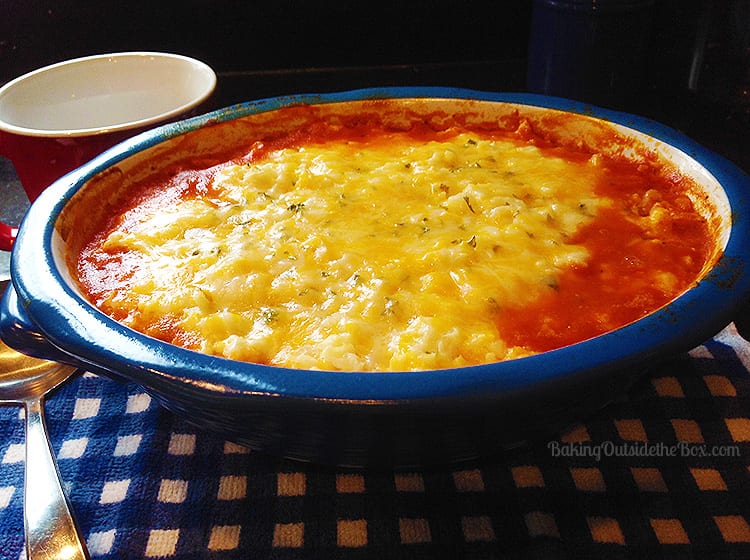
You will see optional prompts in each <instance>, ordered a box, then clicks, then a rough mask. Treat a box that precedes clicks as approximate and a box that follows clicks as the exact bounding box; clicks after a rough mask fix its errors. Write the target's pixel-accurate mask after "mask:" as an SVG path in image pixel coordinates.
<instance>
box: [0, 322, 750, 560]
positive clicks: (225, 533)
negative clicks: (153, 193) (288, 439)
mask: <svg viewBox="0 0 750 560" xmlns="http://www.w3.org/2000/svg"><path fill="white" fill-rule="evenodd" d="M748 368H750V345H748V343H746V342H745V341H744V340H743V339H742V338H740V337H739V336H738V335H737V334H736V331H735V330H734V328H733V327H732V326H730V327H728V328H727V329H725V330H724V331H723V332H722V333H721V334H719V335H717V336H716V337H715V338H713V339H712V340H710V341H708V342H707V343H706V344H705V345H703V346H700V347H698V348H696V349H694V350H693V351H691V352H690V353H688V354H685V355H680V356H677V357H675V358H674V359H671V360H670V361H669V362H667V363H665V364H662V365H661V366H659V367H658V368H656V369H655V370H654V371H653V372H652V373H651V374H650V375H649V376H647V377H645V378H644V379H643V380H642V381H640V382H639V383H638V384H637V385H636V386H635V387H634V388H633V390H632V391H631V392H630V394H629V395H625V396H623V398H622V399H621V400H619V401H618V402H616V403H613V404H612V405H610V406H608V407H607V408H606V409H605V410H603V411H601V412H600V413H598V414H597V415H596V416H594V417H592V418H588V419H585V421H583V422H582V423H580V424H578V425H577V426H574V427H573V428H572V429H571V430H570V431H568V432H566V433H563V434H559V435H557V436H553V437H550V438H549V440H546V441H538V442H534V443H532V444H530V445H529V446H527V447H525V448H522V449H519V450H515V451H513V452H509V453H507V454H506V455H503V456H502V457H499V458H498V457H496V458H491V459H489V458H486V459H484V460H481V461H477V462H473V463H465V464H460V465H452V466H449V467H441V468H430V469H424V470H413V471H406V472H368V471H359V472H358V471H346V470H340V469H334V468H322V467H316V466H311V465H305V464H299V463H295V462H291V461H286V460H283V459H278V458H274V457H269V456H266V455H263V454H261V453H256V452H253V451H251V450H249V449H246V448H243V447H240V446H238V445H235V444H233V443H230V442H226V441H223V440H222V439H220V438H217V437H216V436H214V435H211V434H209V433H205V432H202V431H200V430H197V429H196V428H193V427H191V426H190V425H188V424H186V423H185V422H184V421H183V420H181V419H179V418H178V417H176V416H174V415H172V414H171V413H169V412H167V411H165V410H164V409H162V408H161V407H160V406H159V405H158V404H157V403H156V402H155V401H153V400H152V399H151V398H150V397H149V396H148V395H146V394H145V393H144V392H143V390H142V389H141V388H139V387H138V386H135V385H128V384H121V383H116V382H113V381H111V380H109V379H105V378H101V377H98V376H95V375H93V374H88V373H87V374H83V375H81V376H79V377H77V378H75V379H73V380H72V381H71V382H69V383H68V384H66V385H65V386H64V387H62V388H61V389H60V390H59V391H58V392H57V393H55V394H53V395H52V396H50V398H49V399H48V400H47V403H46V412H47V424H48V428H49V432H50V435H51V439H52V446H53V449H54V451H55V454H56V456H57V460H58V463H59V467H60V471H61V475H62V479H63V481H64V485H65V487H66V488H67V491H68V495H69V497H70V500H71V502H72V506H73V510H74V512H75V514H76V517H77V520H78V523H79V525H80V528H81V530H82V533H83V535H84V537H85V539H86V541H87V544H88V548H89V552H90V554H91V557H92V558H102V559H110V558H112V559H140V558H166V559H202V558H211V559H235V558H237V559H239V558H241V559H245V558H262V559H265V558H269V559H286V558H289V559H298V558H300V559H307V558H314V559H336V558H368V559H369V558H372V559H376V558H377V559H402V558H403V559H407V558H408V559H421V558H424V559H433V558H471V559H474V558H476V559H490V558H506V557H515V558H543V559H554V558H589V557H595V558H664V557H667V558H686V557H690V558H699V559H702V558H738V559H739V558H750V472H749V471H748V469H749V468H750V401H749V400H748V397H749V396H750V375H749V372H748ZM23 462H24V424H23V416H22V414H21V413H20V412H19V409H18V408H15V407H10V406H6V407H0V558H2V559H13V560H17V559H18V558H22V557H23V554H24V552H23V547H24V542H23V521H22V497H23V496H22V494H23Z"/></svg>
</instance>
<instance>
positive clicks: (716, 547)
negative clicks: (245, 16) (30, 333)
mask: <svg viewBox="0 0 750 560" xmlns="http://www.w3.org/2000/svg"><path fill="white" fill-rule="evenodd" d="M522 79H523V69H522V68H521V67H520V66H518V65H516V64H507V63H494V62H491V63H476V64H467V65H449V66H441V65H432V66H429V67H398V68H385V69H369V70H363V69H338V70H325V69H323V70H307V71H297V72H266V73H256V74H251V75H225V76H220V83H219V90H218V92H217V103H218V104H220V105H226V104H230V103H233V102H236V101H240V100H247V99H256V98H261V97H267V96H272V95H277V94H285V93H299V92H316V91H318V92H322V91H334V90H344V89H351V88H355V87H366V86H378V85H452V86H462V87H469V88H475V89H487V90H505V91H508V90H515V91H521V90H522V86H521V84H522ZM657 97H658V96H657ZM703 103H704V102H703V101H701V100H688V101H684V102H682V105H681V106H680V107H679V108H675V107H674V103H673V102H671V101H670V100H668V99H658V98H657V99H656V102H655V103H653V104H652V105H648V106H644V107H641V109H643V110H642V111H639V112H641V113H644V114H647V116H652V117H654V118H657V119H659V117H660V116H661V117H663V118H661V119H659V120H662V121H663V122H665V123H666V124H670V125H672V126H677V127H679V128H681V129H683V130H684V131H686V132H687V133H688V134H690V135H692V136H694V137H695V138H696V140H698V141H701V142H703V143H705V144H706V145H707V146H708V147H710V148H712V149H714V150H716V151H718V152H719V153H722V154H724V155H726V156H727V157H728V158H730V159H732V160H733V161H735V163H738V164H739V165H741V166H743V167H744V168H745V169H749V168H750V166H748V159H747V155H748V154H747V147H746V142H744V143H743V142H740V141H738V139H745V140H746V138H747V128H746V123H747V121H744V120H742V119H743V118H745V117H743V116H742V115H741V116H740V117H739V118H738V117H736V115H735V114H733V113H732V112H731V111H728V110H726V108H716V107H714V106H712V105H710V104H709V105H705V104H703ZM664 107H670V108H669V109H668V110H663V108H664ZM686 107H687V108H688V109H689V110H686ZM706 107H708V110H706ZM660 111H661V112H660ZM717 115H718V116H720V118H718V117H717ZM712 119H713V120H714V121H715V122H710V121H711V120H712ZM0 190H2V192H3V195H2V198H0V217H2V218H3V219H6V220H11V221H13V220H18V221H20V219H21V216H22V214H23V212H24V211H25V208H26V205H27V201H26V200H25V198H24V196H23V192H22V190H21V188H20V185H19V184H18V181H17V179H16V178H15V176H14V173H13V170H12V167H11V166H10V165H9V164H8V162H7V160H0ZM6 193H7V194H6ZM0 259H5V260H0V277H2V275H3V274H7V255H6V256H0ZM749 368H750V344H748V343H746V342H745V340H744V339H743V338H741V337H740V336H739V335H738V334H737V332H736V330H735V329H734V326H733V325H729V326H728V327H727V328H726V329H725V330H723V331H722V332H721V333H719V334H717V336H715V337H714V338H712V339H710V340H708V341H706V342H705V344H703V345H701V346H699V347H697V348H695V349H694V350H692V351H691V352H689V353H686V354H683V355H678V356H674V357H673V358H671V359H670V360H668V361H666V362H664V363H661V364H660V365H658V366H655V367H653V368H652V369H651V370H650V371H648V372H647V374H646V375H644V377H643V378H642V379H641V380H640V381H639V382H638V383H636V385H635V386H634V387H633V388H632V390H631V391H630V392H629V393H628V394H626V395H623V396H622V398H621V399H619V400H618V401H617V402H614V403H612V404H610V405H609V406H608V407H606V408H605V409H603V410H602V411H600V412H599V413H597V414H595V415H593V416H591V417H590V418H585V419H581V422H580V423H578V424H577V425H575V426H572V427H571V428H570V429H569V430H567V431H566V432H564V433H555V434H550V435H549V437H548V438H546V439H543V440H540V441H534V442H530V443H529V444H528V445H526V446H524V447H522V448H520V449H517V450H515V451H511V452H508V453H506V454H504V455H503V456H501V457H493V458H485V459H482V460H477V461H475V462H470V463H463V464H458V465H447V466H436V467H431V468H425V469H413V470H408V471H376V472H372V471H350V470H345V469H336V468H330V467H320V466H315V465H306V464H300V463H295V462H292V461H287V460H284V459H279V458H276V457H271V456H266V455H263V454H261V453H256V452H253V451H252V450H249V449H247V448H243V447H240V446H237V445H235V444H233V443H231V442H226V441H223V440H222V439H221V438H217V437H216V436H214V435H212V434H210V433H206V432H203V431H199V430H197V429H196V428H193V427H192V426H191V425H189V424H188V423H186V422H185V421H184V420H183V419H181V418H179V417H177V416H174V415H173V414H171V413H170V412H167V411H166V410H164V409H163V408H161V407H160V406H159V405H158V404H157V403H156V402H154V401H153V400H152V399H151V398H150V397H149V396H148V395H147V394H146V393H145V392H144V391H143V390H142V389H141V388H140V387H138V386H136V385H132V384H127V383H122V382H115V381H112V380H109V379H105V378H102V377H99V376H96V375H93V374H90V373H81V374H79V375H78V376H77V377H76V378H74V379H73V380H71V382H69V383H67V384H66V385H64V386H63V387H62V388H61V389H60V390H59V391H58V392H56V393H54V394H53V395H51V396H50V398H49V399H48V400H47V402H46V412H47V424H48V427H49V431H50V437H51V440H52V447H53V450H54V453H55V455H56V457H57V460H58V463H59V468H60V473H61V476H62V479H63V481H64V484H65V487H66V489H67V491H68V494H69V497H70V500H71V503H72V506H73V510H74V511H75V514H76V517H77V520H78V523H79V526H80V529H81V532H82V534H83V535H84V537H85V539H86V541H87V543H88V548H89V551H90V553H91V556H92V557H93V558H112V559H119V558H133V559H138V558H170V559H171V558H178V559H201V558H212V559H213V558H222V559H224V558H231V559H234V558H237V559H239V558H278V559H285V558H290V559H291V558H295V559H296V558H305V559H306V558H316V559H317V558H323V559H332V558H373V559H374V558H377V559H381V558H389V559H399V558H404V559H420V558H425V559H428V558H429V559H433V558H471V559H475V558H476V559H491V558H506V557H518V558H545V559H546V558H584V557H597V558H598V557H606V558H610V557H612V558H656V557H666V558H671V557H674V558H685V557H694V558H750V371H749ZM23 442H24V425H23V413H22V412H20V410H19V409H18V408H16V407H10V406H8V407H0V559H14V560H15V559H17V558H19V557H20V556H21V554H22V551H23V546H24V545H23V543H24V539H23V521H22V496H23V478H24V477H23V464H24V444H23Z"/></svg>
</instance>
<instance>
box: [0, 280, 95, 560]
mask: <svg viewBox="0 0 750 560" xmlns="http://www.w3.org/2000/svg"><path fill="white" fill-rule="evenodd" d="M7 284H8V282H7V281H3V282H0V295H2V294H3V293H4V292H5V288H6V286H7ZM76 371H77V369H76V368H74V367H72V366H66V365H62V364H57V363H55V362H49V361H47V360H41V359H38V358H32V357H30V356H26V355H25V354H21V353H19V352H16V351H15V350H13V349H12V348H10V347H8V346H7V345H6V344H5V343H4V342H2V341H1V340H0V403H2V404H20V405H23V406H24V408H25V410H26V467H25V469H26V470H25V475H24V476H25V478H24V480H25V482H24V528H25V532H26V552H27V555H28V557H29V559H31V560H37V559H49V560H53V559H54V560H83V559H86V558H88V551H87V550H86V546H85V544H84V543H83V541H82V540H81V538H80V536H79V534H78V530H77V528H76V525H75V522H74V521H73V515H72V514H71V511H70V506H69V505H68V500H67V498H66V496H65V493H64V491H63V488H62V485H61V484H60V474H59V472H58V470H57V465H56V463H55V459H54V456H53V454H52V448H51V447H50V443H49V437H48V435H47V429H46V427H45V424H44V408H43V402H44V396H45V395H46V394H47V393H49V392H50V391H51V390H52V389H54V388H55V387H57V386H59V385H60V384H61V383H62V382H64V381H65V380H66V379H68V378H69V377H70V376H71V375H73V374H74V373H75V372H76Z"/></svg>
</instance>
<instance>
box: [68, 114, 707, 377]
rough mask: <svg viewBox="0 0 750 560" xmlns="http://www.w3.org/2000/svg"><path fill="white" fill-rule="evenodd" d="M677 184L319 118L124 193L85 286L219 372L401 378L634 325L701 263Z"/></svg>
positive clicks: (86, 267)
mask: <svg viewBox="0 0 750 560" xmlns="http://www.w3.org/2000/svg"><path fill="white" fill-rule="evenodd" d="M687 184H688V180H687V179H685V178H683V177H680V176H678V175H675V174H664V173H662V172H660V171H659V169H658V168H657V167H656V166H650V165H648V164H644V163H643V162H641V163H640V164H635V163H631V162H628V161H624V160H623V161H615V160H612V159H608V158H605V157H603V156H601V155H599V154H590V153H585V152H581V151H578V150H572V149H567V148H561V147H559V146H554V145H550V144H549V143H547V142H545V141H542V140H541V139H540V138H536V137H535V136H534V135H533V134H532V133H531V132H530V130H529V129H528V127H526V126H524V125H523V124H522V126H521V127H520V128H519V129H518V130H516V131H515V132H502V131H486V130H463V129H458V128H449V129H446V130H440V131H435V130H432V129H431V128H429V127H420V126H415V127H412V129H411V130H387V129H382V128H373V127H372V126H370V125H365V124H361V125H357V124H352V125H351V126H348V127H346V126H342V125H341V124H337V125H331V126H328V125H325V124H318V125H316V126H315V127H314V128H313V129H311V130H308V131H306V133H305V134H302V135H300V134H292V135H289V136H288V137H282V138H279V139H276V140H275V141H274V142H272V143H260V142H257V143H254V144H252V145H249V146H247V151H246V155H245V156H243V157H240V158H234V159H231V160H228V161H222V162H214V163H213V164H212V165H206V166H198V167H196V168H184V169H182V170H179V171H177V172H174V173H173V174H171V175H170V176H167V177H160V178H159V179H158V180H154V181H147V182H146V183H145V184H144V185H141V188H140V189H136V190H134V194H133V195H132V198H131V199H130V200H129V201H128V202H127V203H126V205H125V207H124V208H123V209H122V212H121V214H120V215H119V216H118V217H117V219H114V220H112V221H111V222H110V223H109V224H108V225H107V227H106V228H104V229H103V230H102V231H101V233H100V235H97V236H96V237H95V238H94V239H92V240H90V242H89V243H88V244H86V245H85V247H84V249H83V251H82V253H81V256H80V259H79V262H78V273H79V279H80V282H81V285H82V287H83V289H84V290H85V291H86V292H87V294H88V295H89V297H90V298H91V299H92V301H93V302H94V303H95V304H96V305H97V306H98V307H100V308H101V309H102V310H103V311H104V312H106V313H108V314H110V315H111V316H112V317H114V318H115V319H117V320H118V321H121V322H122V323H124V324H126V325H128V326H130V327H132V328H134V329H136V330H139V331H141V332H143V333H146V334H148V335H151V336H154V337H157V338H160V339H163V340H166V341H168V342H172V343H175V344H179V345H182V346H185V347H187V348H192V349H195V350H199V351H202V352H206V353H210V354H215V355H219V356H224V357H227V358H231V359H237V360H245V361H252V362H258V363H266V364H274V365H279V366H285V367H295V368H307V369H332V370H351V371H394V370H421V369H436V368H448V367H456V366H465V365H472V364H477V363H487V362H493V361H500V360H507V359H513V358H517V357H521V356H525V355H529V354H533V353H536V352H540V351H545V350H549V349H552V348H557V347H560V346H564V345H567V344H571V343H574V342H577V341H580V340H583V339H586V338H589V337H593V336H596V335H598V334H601V333H603V332H606V331H609V330H612V329H614V328H617V327H619V326H622V325H625V324H627V323H630V322H632V321H634V320H637V319H639V318H640V317H642V316H644V315H646V314H648V313H650V312H651V311H653V310H655V309H657V308H659V307H661V306H663V305H664V304H666V303H668V302H669V301H670V300H672V299H673V298H674V297H676V296H677V295H679V294H680V293H682V292H683V291H685V290H686V289H688V288H690V287H691V286H692V285H693V284H694V283H695V281H696V279H697V277H698V276H699V274H700V273H701V270H702V269H703V267H704V265H705V264H706V262H707V259H708V258H709V256H710V255H711V252H712V250H713V241H712V238H711V235H710V233H709V231H708V225H707V223H706V220H705V219H704V218H703V217H701V216H700V215H699V214H698V213H697V212H696V211H695V209H694V208H693V203H692V201H691V200H690V198H688V196H686V195H685V192H686V190H687V189H686V186H687Z"/></svg>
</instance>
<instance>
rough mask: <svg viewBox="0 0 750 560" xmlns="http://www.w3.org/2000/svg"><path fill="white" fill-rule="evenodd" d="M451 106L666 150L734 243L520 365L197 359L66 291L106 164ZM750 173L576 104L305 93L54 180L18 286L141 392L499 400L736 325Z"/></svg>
mask: <svg viewBox="0 0 750 560" xmlns="http://www.w3.org/2000/svg"><path fill="white" fill-rule="evenodd" d="M397 98H444V99H471V100H478V101H490V102H500V103H512V104H520V105H530V106H534V107H542V108H549V109H556V110H561V111H567V112H571V113H576V114H581V115H584V116H589V117H594V118H598V119H604V120H607V121H611V122H613V123H616V124H620V125H622V126H625V127H628V128H632V129H634V130H636V131H639V132H641V133H645V134H647V135H649V136H652V137H654V138H655V139H657V140H659V141H662V142H666V143H669V144H670V145H672V146H673V147H675V148H677V149H679V150H681V151H683V152H685V153H686V154H687V155H688V156H689V157H691V158H692V159H693V160H695V161H696V162H698V163H699V164H700V165H702V166H703V167H704V168H705V169H706V170H707V171H708V172H709V173H711V174H712V175H713V176H714V177H715V178H716V179H717V180H718V181H719V183H720V184H721V185H722V187H723V189H724V192H725V194H726V195H727V197H728V199H729V201H730V205H731V209H732V225H731V231H730V235H729V240H728V243H727V246H726V248H725V250H724V253H723V255H722V256H721V258H720V259H719V262H718V263H717V264H716V265H715V266H714V268H713V269H712V270H711V271H710V272H709V273H708V275H707V276H706V277H705V278H703V279H702V280H701V281H700V282H699V283H698V284H697V285H696V286H695V287H694V288H692V289H691V290H689V291H688V292H686V293H685V294H683V295H682V296H680V297H678V298H677V299H675V300H674V301H673V302H671V303H670V304H668V305H667V306H665V307H663V308H661V309H659V310H657V311H655V312H653V313H651V314H649V315H647V316H646V317H644V318H641V319H639V320H638V321H636V322H634V323H631V324H629V325H626V326H624V327H621V328H619V329H616V330H614V331H610V332H608V333H605V334H602V335H599V336H597V337H595V338H592V339H589V340H585V341H582V342H578V343H576V344H573V345H571V346H566V347H563V348H559V349H556V350H551V351H548V352H544V353H541V354H536V355H532V356H528V357H524V358H519V359H514V360H509V361H503V362H497V363H490V364H482V365H475V366H467V367H458V368H450V369H441V370H428V371H408V372H340V371H315V370H313V371H308V370H297V369H292V368H282V367H276V366H267V365H259V364H254V363H246V362H238V361H233V360H229V359H225V358H219V357H216V356H210V355H206V354H201V353H199V352H196V351H192V350H187V349H184V348H181V347H178V346H174V345H172V344H168V343H166V342H162V341H159V340H156V339H152V338H150V337H148V336H146V335H142V334H140V333H137V332H135V331H133V330H131V329H129V328H127V327H125V326H123V325H121V324H120V323H117V322H116V321H114V320H113V319H111V318H109V317H107V316H106V315H104V314H103V313H102V312H100V311H99V310H97V309H96V308H95V307H94V306H93V305H91V304H89V303H88V302H86V301H85V300H83V299H82V298H80V297H79V296H78V295H77V294H76V293H75V292H74V290H73V289H72V288H71V287H70V286H69V285H67V283H66V280H65V278H64V274H63V273H61V271H60V268H59V266H60V265H59V263H58V262H57V260H56V257H55V254H54V251H53V249H52V247H53V242H54V238H55V236H56V235H59V234H56V232H55V226H56V222H57V220H58V218H59V217H60V215H61V212H62V211H63V209H64V207H65V206H66V204H67V202H68V201H69V199H70V198H71V196H72V195H73V194H74V193H75V192H77V190H78V189H79V188H81V187H82V186H83V185H84V184H85V183H86V181H88V180H89V179H90V178H91V177H93V176H94V175H96V174H97V173H99V172H101V171H103V170H105V169H106V168H108V167H109V166H111V165H114V164H116V163H118V162H119V161H121V160H123V159H125V158H127V157H130V156H131V155H133V154H134V153H136V152H138V151H141V150H145V149H147V148H150V147H152V146H154V145H156V144H159V143H161V142H162V141H165V140H168V139H170V138H173V137H175V136H178V135H181V134H183V133H186V132H189V131H191V130H195V129H197V128H201V127H204V126H207V125H211V124H215V123H220V122H224V121H227V120H232V119H234V118H240V117H244V116H247V115H250V114H254V113H259V112H265V111H272V110H275V109H280V108H283V107H287V106H290V105H293V104H300V103H308V104H323V103H336V102H345V101H360V100H367V99H397ZM748 193H750V177H748V175H746V174H745V173H744V172H743V171H742V170H740V169H739V168H738V167H737V166H735V165H734V164H732V163H731V162H729V161H728V160H726V159H724V158H723V157H721V156H719V155H717V154H715V153H713V152H711V151H710V150H708V149H706V148H704V147H703V146H701V145H699V144H698V143H696V142H695V141H693V140H691V139H690V138H688V137H687V136H685V135H684V134H682V133H680V132H678V131H676V130H674V129H672V128H670V127H667V126H665V125H662V124H660V123H658V122H655V121H653V120H650V119H647V118H644V117H640V116H636V115H632V114H628V113H622V112H618V111H613V110H610V109H605V108H600V107H596V106H592V105H590V104H586V103H581V102H578V101H573V100H569V99H563V98H557V97H550V96H545V95H538V94H527V93H494V92H482V91H476V90H469V89H461V88H444V87H396V88H368V89H360V90H351V91H346V92H335V93H325V94H300V95H291V96H282V97H273V98H266V99H261V100H258V101H250V102H247V103H241V104H237V105H233V106H230V107H226V108H223V109H219V110H217V111H213V112H211V113H207V114H205V115H201V116H198V117H194V118H191V119H187V120H184V121H179V122H177V123H172V124H168V125H164V126H162V127H159V128H156V129H153V130H150V131H147V132H144V133H142V134H140V135H138V136H135V137H133V138H131V139H129V140H126V141H124V142H122V143H121V144H118V145H117V146H115V147H114V148H111V149H110V150H108V151H107V152H105V153H103V154H101V155H100V156H98V157H97V158H95V159H94V160H92V161H91V162H89V163H87V164H85V165H84V166H82V167H81V168H79V169H77V170H75V171H73V172H71V173H70V174H68V175H67V176H65V177H63V178H61V179H59V180H58V181H56V182H55V183H54V184H53V185H51V186H50V187H49V188H47V189H46V190H45V191H44V192H43V193H42V195H41V196H40V197H39V198H38V199H37V200H36V201H35V202H34V204H33V205H32V207H31V208H30V210H29V212H28V213H27V215H26V217H25V218H24V220H23V222H22V224H21V227H20V231H19V234H18V238H17V240H16V242H15V246H14V250H13V254H12V257H11V274H12V278H13V283H14V287H15V289H16V292H17V294H18V297H19V300H20V302H21V305H22V307H23V308H24V310H25V312H26V313H28V316H29V318H30V319H31V321H32V322H33V323H34V324H35V325H36V326H38V328H39V331H40V332H41V334H42V335H43V336H44V337H46V338H47V339H48V341H49V342H51V343H52V344H53V345H54V346H56V347H58V348H60V349H62V350H63V351H64V352H65V353H67V354H70V355H72V356H75V357H76V358H77V359H78V360H80V361H81V362H83V363H84V364H91V365H94V366H97V367H99V368H104V369H105V370H109V371H112V372H115V373H117V374H119V375H122V376H124V377H126V378H130V379H131V380H134V381H137V382H139V383H141V384H143V385H144V386H146V387H154V388H156V387H158V388H161V389H163V390H165V391H167V392H173V393H174V392H178V393H180V394H181V395H183V396H187V395H189V394H191V393H194V392H196V391H197V392H199V393H201V394H203V395H215V396H227V395H237V394H240V395H263V396H283V397H289V398H299V399H315V400H319V401H330V402H345V403H351V402H360V403H362V402H364V403H400V402H409V401H422V400H425V399H428V400H433V399H446V398H447V399H456V398H492V397H496V396H498V395H507V394H509V393H512V392H516V391H525V390H533V389H534V388H535V387H538V386H540V385H542V384H549V383H556V382H560V381H565V380H567V379H568V378H570V377H572V376H576V375H581V374H589V373H592V372H601V373H606V372H610V371H613V370H615V369H623V368H632V367H639V366H640V365H642V364H643V363H645V362H646V361H648V360H649V359H651V358H657V357H660V356H662V355H665V354H670V353H673V352H679V351H687V350H689V349H690V348H692V347H694V346H695V345H698V344H700V343H701V342H703V341H704V340H707V339H708V338H710V337H711V336H713V335H714V334H716V333H717V332H718V331H720V330H721V329H722V328H724V327H725V326H726V325H727V324H728V323H729V322H731V320H732V318H733V314H734V313H735V312H736V311H737V310H738V308H739V307H740V305H741V303H742V302H744V301H746V300H747V299H748V296H749V295H750V274H749V272H750V271H749V270H748V265H749V264H750V248H749V246H750V220H749V219H748V200H747V196H748Z"/></svg>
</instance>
